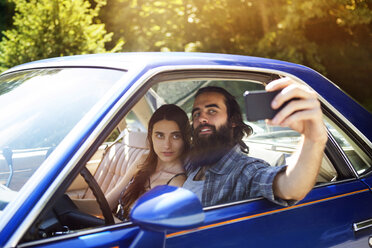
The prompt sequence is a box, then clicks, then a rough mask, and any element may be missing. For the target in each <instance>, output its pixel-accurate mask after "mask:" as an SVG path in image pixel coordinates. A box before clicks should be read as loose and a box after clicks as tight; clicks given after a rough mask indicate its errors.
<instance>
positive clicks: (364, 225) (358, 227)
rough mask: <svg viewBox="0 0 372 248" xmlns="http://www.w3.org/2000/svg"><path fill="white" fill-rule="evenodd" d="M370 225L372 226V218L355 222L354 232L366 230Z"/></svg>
mask: <svg viewBox="0 0 372 248" xmlns="http://www.w3.org/2000/svg"><path fill="white" fill-rule="evenodd" d="M370 227H372V219H369V220H364V221H361V222H358V223H354V224H353V229H354V232H358V231H360V230H364V229H367V228H370Z"/></svg>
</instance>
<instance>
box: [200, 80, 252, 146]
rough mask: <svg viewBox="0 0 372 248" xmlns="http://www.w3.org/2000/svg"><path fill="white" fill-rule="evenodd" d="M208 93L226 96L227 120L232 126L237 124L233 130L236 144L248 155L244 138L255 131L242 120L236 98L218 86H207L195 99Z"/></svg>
mask: <svg viewBox="0 0 372 248" xmlns="http://www.w3.org/2000/svg"><path fill="white" fill-rule="evenodd" d="M207 92H215V93H219V94H221V95H223V96H224V98H225V105H226V108H227V116H228V118H227V120H228V122H229V123H230V124H235V127H234V128H233V140H234V142H235V144H239V145H240V148H241V150H242V151H243V152H246V153H248V150H249V148H248V146H247V145H246V144H245V143H244V141H243V137H244V135H247V136H249V135H251V134H252V133H253V129H252V127H251V126H249V125H247V124H245V123H244V121H243V118H242V112H241V110H240V107H239V104H238V102H237V101H236V99H235V97H234V96H233V95H231V94H230V93H229V92H228V91H227V90H225V89H224V88H221V87H217V86H207V87H204V88H200V89H199V90H198V91H197V92H196V94H195V98H196V97H197V96H199V95H201V94H203V93H207Z"/></svg>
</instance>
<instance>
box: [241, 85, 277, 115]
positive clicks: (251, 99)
mask: <svg viewBox="0 0 372 248" xmlns="http://www.w3.org/2000/svg"><path fill="white" fill-rule="evenodd" d="M280 91H281V90H276V91H270V92H269V91H264V90H262V91H261V90H260V91H246V92H244V101H245V113H246V116H247V120H248V121H258V120H264V119H272V118H274V116H275V115H276V113H278V112H279V111H280V110H281V109H282V108H283V107H284V104H283V105H282V106H281V107H280V108H279V109H272V108H271V102H272V100H273V99H274V97H275V96H276V95H277V94H278V93H280Z"/></svg>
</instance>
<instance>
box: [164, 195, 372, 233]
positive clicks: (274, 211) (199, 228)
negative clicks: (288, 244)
mask: <svg viewBox="0 0 372 248" xmlns="http://www.w3.org/2000/svg"><path fill="white" fill-rule="evenodd" d="M365 191H369V189H362V190H358V191H353V192H349V193H345V194H341V195H336V196H332V197H328V198H323V199H320V200H316V201H311V202H305V203H301V204H298V205H294V206H290V207H285V208H281V209H276V210H272V211H267V212H263V213H259V214H253V215H248V216H244V217H240V218H236V219H232V220H227V221H222V222H219V223H214V224H210V225H206V226H201V227H197V228H194V229H189V230H185V231H180V232H174V233H170V234H167V235H166V237H167V238H172V237H175V236H179V235H183V234H187V233H191V232H195V231H200V230H204V229H208V228H213V227H217V226H222V225H226V224H231V223H235V222H239V221H243V220H248V219H252V218H255V217H259V216H263V215H268V214H273V213H277V212H282V211H286V210H289V209H293V208H298V207H303V206H307V205H310V204H314V203H318V202H323V201H327V200H332V199H336V198H341V197H344V196H348V195H353V194H358V193H361V192H365Z"/></svg>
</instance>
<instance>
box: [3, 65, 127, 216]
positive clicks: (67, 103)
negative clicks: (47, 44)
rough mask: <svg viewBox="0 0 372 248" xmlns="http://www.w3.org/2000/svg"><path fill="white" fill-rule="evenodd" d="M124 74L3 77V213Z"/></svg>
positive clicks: (51, 72) (52, 72)
mask: <svg viewBox="0 0 372 248" xmlns="http://www.w3.org/2000/svg"><path fill="white" fill-rule="evenodd" d="M123 73H124V72H121V71H117V70H103V69H89V68H80V69H78V68H65V69H51V68H50V69H37V70H27V71H22V72H15V73H9V74H4V75H3V76H1V77H0V113H1V115H0V130H1V132H0V137H1V138H0V184H1V185H2V186H3V187H1V191H0V210H2V209H3V208H4V207H5V206H6V205H7V204H8V202H9V201H10V200H11V199H12V198H14V197H9V195H13V196H15V195H16V192H18V191H19V190H20V189H21V188H22V186H23V185H24V184H25V183H26V182H27V180H28V179H29V178H30V177H31V176H32V175H33V174H34V172H35V171H36V170H37V169H38V168H39V167H40V165H41V164H42V163H43V162H44V160H45V159H46V158H47V157H48V156H49V154H50V153H51V152H52V151H53V150H54V149H55V147H57V146H58V144H59V143H60V142H61V141H62V140H63V139H64V138H65V137H66V135H67V134H68V133H69V132H70V131H71V130H72V128H73V127H74V126H75V125H76V124H77V123H78V122H79V121H80V120H81V119H82V118H83V117H84V116H85V115H86V114H87V113H88V112H89V111H90V109H92V107H93V106H94V105H95V104H96V103H97V102H98V101H99V100H100V99H101V98H102V97H103V96H104V95H105V93H106V92H107V91H108V90H109V89H110V88H111V87H112V86H113V85H114V84H115V83H116V82H117V81H118V79H120V78H121V77H122V76H123Z"/></svg>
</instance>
